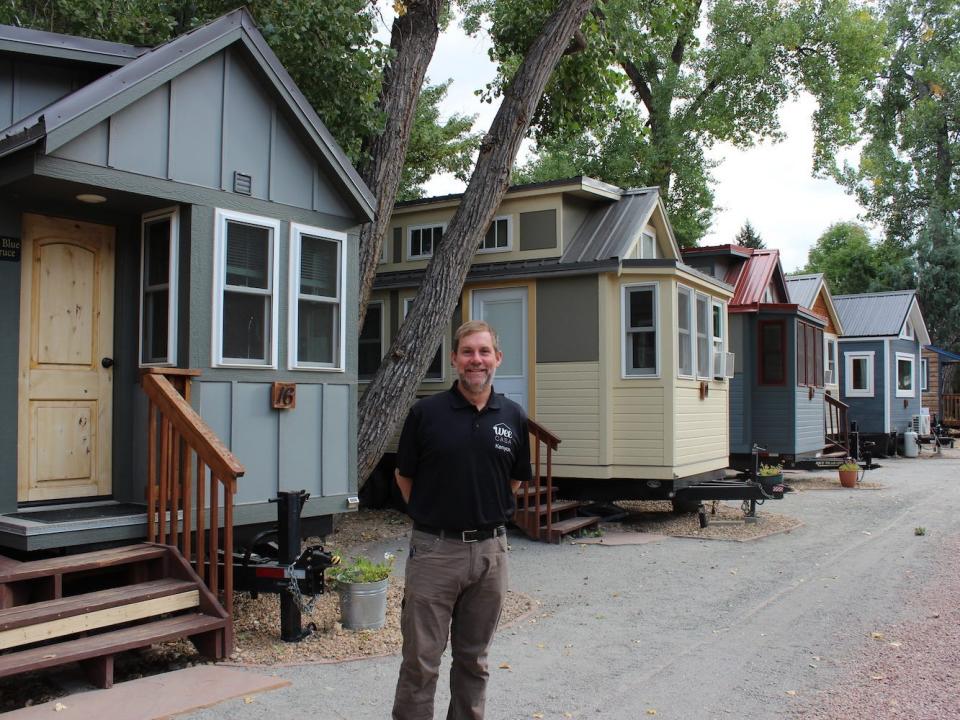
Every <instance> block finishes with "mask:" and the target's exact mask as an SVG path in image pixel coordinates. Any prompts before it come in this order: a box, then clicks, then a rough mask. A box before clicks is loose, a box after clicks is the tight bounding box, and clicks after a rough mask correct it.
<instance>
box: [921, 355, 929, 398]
mask: <svg viewBox="0 0 960 720" xmlns="http://www.w3.org/2000/svg"><path fill="white" fill-rule="evenodd" d="M920 392H930V361H929V359H928V358H925V357H922V358H920Z"/></svg>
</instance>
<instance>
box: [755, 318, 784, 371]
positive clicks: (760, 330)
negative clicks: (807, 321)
mask: <svg viewBox="0 0 960 720" xmlns="http://www.w3.org/2000/svg"><path fill="white" fill-rule="evenodd" d="M767 325H777V326H778V327H779V328H780V356H781V358H783V360H782V366H781V374H782V377H781V378H780V380H777V381H768V380H766V379H765V377H766V376H765V373H766V363H765V362H764V355H763V328H764V327H765V326H767ZM757 356H758V357H757V385H760V386H763V387H784V386H785V385H786V384H787V380H788V376H789V373H788V372H787V368H788V365H787V363H788V358H787V321H786V320H760V321H759V322H758V323H757Z"/></svg>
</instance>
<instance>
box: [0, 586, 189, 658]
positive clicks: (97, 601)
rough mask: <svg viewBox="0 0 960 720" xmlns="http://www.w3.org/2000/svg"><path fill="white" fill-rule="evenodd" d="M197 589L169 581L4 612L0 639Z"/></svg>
mask: <svg viewBox="0 0 960 720" xmlns="http://www.w3.org/2000/svg"><path fill="white" fill-rule="evenodd" d="M196 589H197V586H196V584H195V583H192V582H190V581H188V580H175V579H173V578H166V579H163V580H150V581H148V582H143V583H137V584H135V585H124V586H122V587H115V588H110V589H109V590H98V591H96V592H90V593H84V594H83V595H73V596H71V597H65V598H58V599H56V600H44V601H42V602H36V603H31V604H28V605H18V606H16V607H12V608H7V609H6V610H0V637H2V633H3V632H4V631H7V630H14V629H16V628H21V627H24V626H27V625H39V624H41V623H46V622H54V621H58V620H64V619H66V618H71V617H75V616H77V615H85V614H87V613H92V612H98V611H100V610H109V609H112V608H117V607H120V606H122V605H131V604H133V603H138V602H144V601H149V600H156V599H159V598H163V597H169V596H171V595H179V594H181V593H185V592H190V591H192V590H196ZM0 647H3V644H2V640H0Z"/></svg>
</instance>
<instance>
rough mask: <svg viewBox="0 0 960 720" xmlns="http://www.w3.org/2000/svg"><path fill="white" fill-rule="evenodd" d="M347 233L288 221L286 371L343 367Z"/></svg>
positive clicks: (339, 368) (340, 368)
mask: <svg viewBox="0 0 960 720" xmlns="http://www.w3.org/2000/svg"><path fill="white" fill-rule="evenodd" d="M346 239H347V236H346V234H345V233H342V232H337V231H334V230H326V229H324V228H318V227H311V226H309V225H300V224H299V223H291V224H290V321H289V322H290V325H289V330H290V332H289V337H290V346H289V361H288V364H289V366H290V369H303V370H342V369H343V362H344V360H343V344H344V335H343V332H344V324H345V320H346V318H345V317H344V312H345V308H344V303H343V280H344V278H345V277H346V272H347V268H346V253H344V250H343V246H344V243H345V242H346Z"/></svg>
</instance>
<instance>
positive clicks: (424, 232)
mask: <svg viewBox="0 0 960 720" xmlns="http://www.w3.org/2000/svg"><path fill="white" fill-rule="evenodd" d="M445 229H446V228H445V226H444V225H411V226H410V227H409V228H407V258H408V259H410V260H423V259H425V258H429V257H433V251H434V250H436V249H437V246H438V245H439V244H440V241H441V240H443V231H444V230H445Z"/></svg>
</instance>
